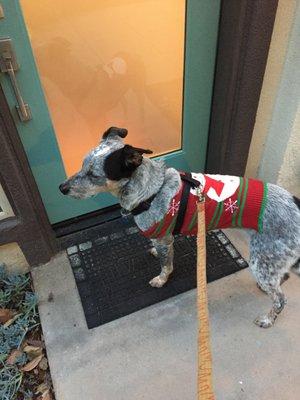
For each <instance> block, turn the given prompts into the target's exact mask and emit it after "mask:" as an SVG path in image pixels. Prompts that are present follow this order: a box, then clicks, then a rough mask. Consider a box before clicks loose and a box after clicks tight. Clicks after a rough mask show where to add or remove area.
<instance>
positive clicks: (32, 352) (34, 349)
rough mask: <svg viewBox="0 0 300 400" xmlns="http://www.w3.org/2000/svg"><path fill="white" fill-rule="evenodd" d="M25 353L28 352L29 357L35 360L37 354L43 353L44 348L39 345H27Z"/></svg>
mask: <svg viewBox="0 0 300 400" xmlns="http://www.w3.org/2000/svg"><path fill="white" fill-rule="evenodd" d="M23 351H24V353H26V354H28V357H29V359H31V360H33V359H34V358H36V357H37V356H39V355H41V354H42V352H43V349H42V348H41V347H39V346H29V345H27V346H25V347H24V349H23Z"/></svg>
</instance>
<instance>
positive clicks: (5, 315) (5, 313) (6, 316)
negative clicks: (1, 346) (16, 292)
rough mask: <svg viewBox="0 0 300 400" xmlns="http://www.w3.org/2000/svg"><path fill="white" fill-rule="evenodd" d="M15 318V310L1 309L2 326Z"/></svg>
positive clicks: (0, 320)
mask: <svg viewBox="0 0 300 400" xmlns="http://www.w3.org/2000/svg"><path fill="white" fill-rule="evenodd" d="M13 316H14V312H13V310H10V309H9V308H0V322H1V324H5V323H6V322H7V321H9V320H10V319H11V318H12V317H13Z"/></svg>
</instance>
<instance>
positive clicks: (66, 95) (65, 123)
mask: <svg viewBox="0 0 300 400" xmlns="http://www.w3.org/2000/svg"><path fill="white" fill-rule="evenodd" d="M21 5H22V9H23V13H24V17H25V22H26V25H27V28H28V32H29V36H30V40H31V44H32V47H33V52H34V55H35V59H36V62H37V66H38V70H39V74H40V78H41V81H42V86H43V88H44V91H45V95H46V98H47V103H48V106H49V111H50V114H51V117H52V121H53V125H54V128H55V132H56V137H57V140H58V144H59V148H60V151H61V154H62V158H63V161H64V165H65V169H66V173H67V175H70V174H72V173H74V172H75V171H76V170H78V168H79V167H80V165H81V161H82V158H83V156H84V155H85V154H86V153H87V152H88V150H89V149H90V148H92V147H93V146H95V145H96V144H97V143H98V141H99V138H100V134H101V133H102V132H103V131H105V130H106V129H107V128H108V127H109V126H111V125H114V126H121V127H126V128H127V129H129V137H128V141H129V142H130V143H132V144H134V145H136V146H141V147H147V148H150V149H152V150H153V151H154V152H155V154H162V153H166V152H170V151H173V150H175V149H179V148H180V147H181V119H182V96H183V63H184V25H185V1H184V0H164V1H161V0H109V1H108V0H100V1H99V0H85V1H84V2H74V1H71V0H61V1H59V2H55V3H54V2H53V1H51V0H42V1H39V2H32V1H31V0H21Z"/></svg>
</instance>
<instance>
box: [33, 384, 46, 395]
mask: <svg viewBox="0 0 300 400" xmlns="http://www.w3.org/2000/svg"><path fill="white" fill-rule="evenodd" d="M47 391H49V386H48V385H47V384H46V383H41V384H40V385H39V386H38V387H37V388H36V391H35V394H39V393H41V394H42V395H43V394H44V393H46V392H47Z"/></svg>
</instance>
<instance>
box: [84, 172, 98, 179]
mask: <svg viewBox="0 0 300 400" xmlns="http://www.w3.org/2000/svg"><path fill="white" fill-rule="evenodd" d="M87 176H88V177H89V178H99V176H98V175H96V174H95V173H94V172H93V171H92V170H89V171H88V172H87Z"/></svg>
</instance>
